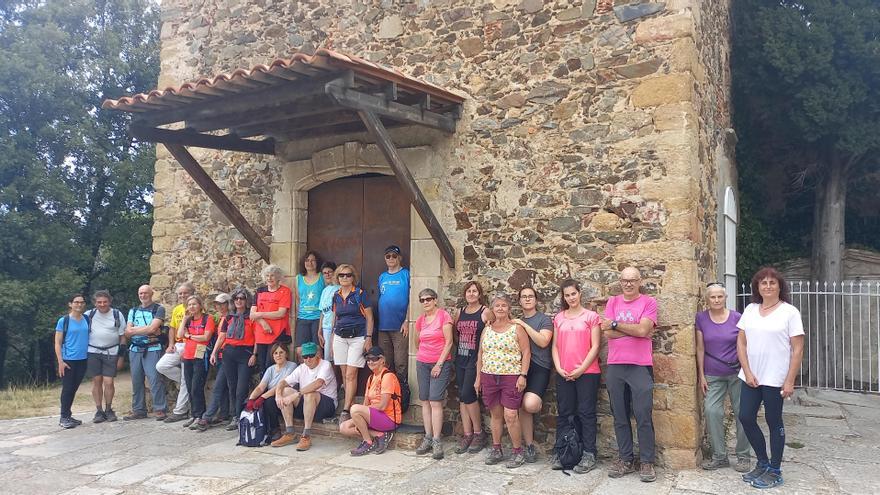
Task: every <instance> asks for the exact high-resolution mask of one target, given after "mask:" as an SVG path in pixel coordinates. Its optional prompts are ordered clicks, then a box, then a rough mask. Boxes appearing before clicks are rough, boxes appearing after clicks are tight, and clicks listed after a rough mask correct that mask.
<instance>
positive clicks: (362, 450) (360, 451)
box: [349, 441, 376, 457]
mask: <svg viewBox="0 0 880 495" xmlns="http://www.w3.org/2000/svg"><path fill="white" fill-rule="evenodd" d="M375 445H376V442H373V443H367V442H365V441H364V442H361V444H360V445H358V446H357V447H355V448H353V449H351V450H350V451H349V453H350V454H351V455H353V456H355V457H358V456H362V455H364V454H367V453H369V452H370V451H372V450H373V448H374V446H375Z"/></svg>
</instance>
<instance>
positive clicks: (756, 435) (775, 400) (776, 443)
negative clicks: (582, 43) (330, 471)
mask: <svg viewBox="0 0 880 495" xmlns="http://www.w3.org/2000/svg"><path fill="white" fill-rule="evenodd" d="M781 390H782V389H781V388H780V387H768V386H766V385H760V386H758V387H757V388H752V387H750V386H748V385H746V384H745V383H743V386H742V392H741V393H740V399H739V422H740V423H742V426H743V430H744V431H745V433H746V437H748V439H749V443H750V444H751V445H752V450H754V451H755V457H756V458H757V459H758V461H759V462H761V461H763V462H767V444H766V442H765V441H764V433H763V432H762V431H761V427H760V426H758V408H760V407H761V403H762V402H763V403H764V418H765V419H766V420H767V426H768V427H769V428H770V455H771V457H770V467H772V468H774V469H779V468H780V466H781V464H782V451H783V450H785V426H783V424H782V402H783V400H782V396H781V395H779V392H780V391H781Z"/></svg>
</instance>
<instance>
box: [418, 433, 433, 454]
mask: <svg viewBox="0 0 880 495" xmlns="http://www.w3.org/2000/svg"><path fill="white" fill-rule="evenodd" d="M433 444H434V442H432V441H431V439H430V438H428V437H425V438H423V439H422V443H421V444H419V446H418V447H416V455H425V454H427V453H428V452H431V451H432V450H433V449H434V445H433Z"/></svg>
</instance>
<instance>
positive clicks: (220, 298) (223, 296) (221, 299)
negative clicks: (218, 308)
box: [214, 292, 232, 303]
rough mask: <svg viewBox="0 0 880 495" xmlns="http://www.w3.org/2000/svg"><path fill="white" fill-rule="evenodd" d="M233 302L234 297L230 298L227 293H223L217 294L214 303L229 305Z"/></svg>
mask: <svg viewBox="0 0 880 495" xmlns="http://www.w3.org/2000/svg"><path fill="white" fill-rule="evenodd" d="M231 300H232V296H230V295H229V294H227V293H225V292H221V293H219V294H217V297H215V298H214V302H216V303H228V302H229V301H231Z"/></svg>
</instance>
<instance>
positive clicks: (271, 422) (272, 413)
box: [263, 395, 293, 435]
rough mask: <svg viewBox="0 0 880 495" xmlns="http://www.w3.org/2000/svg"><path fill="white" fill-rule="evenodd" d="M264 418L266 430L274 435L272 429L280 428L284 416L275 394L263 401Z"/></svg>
mask: <svg viewBox="0 0 880 495" xmlns="http://www.w3.org/2000/svg"><path fill="white" fill-rule="evenodd" d="M263 418H264V419H265V420H266V431H267V432H268V433H269V435H272V430H274V429H275V428H278V426H279V425H280V424H281V418H282V415H281V410H279V409H278V404H277V403H276V402H275V396H274V395H273V396H272V397H269V398H268V399H266V400H265V401H264V402H263ZM290 426H293V425H290Z"/></svg>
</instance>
